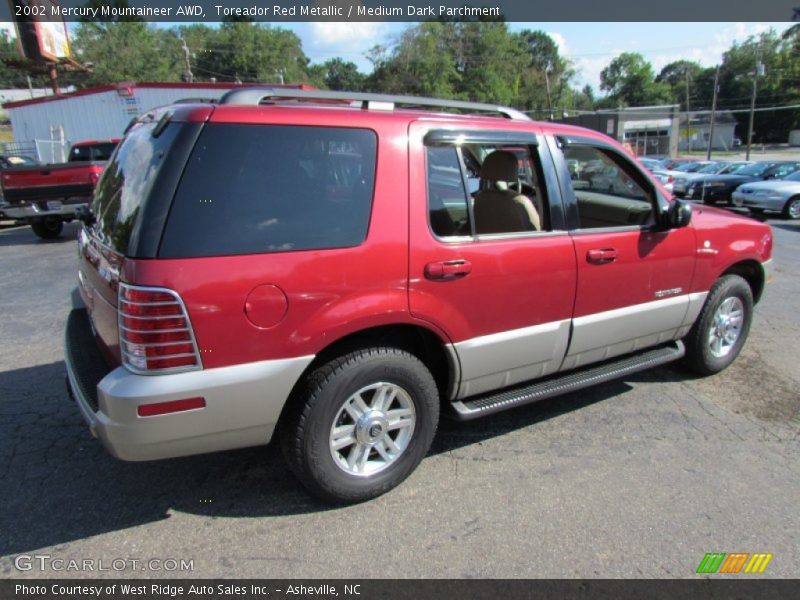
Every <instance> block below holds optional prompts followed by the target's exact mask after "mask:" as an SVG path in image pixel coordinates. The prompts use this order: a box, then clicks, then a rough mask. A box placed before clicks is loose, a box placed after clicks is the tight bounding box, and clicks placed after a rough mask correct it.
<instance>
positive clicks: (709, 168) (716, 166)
mask: <svg viewBox="0 0 800 600" xmlns="http://www.w3.org/2000/svg"><path fill="white" fill-rule="evenodd" d="M722 166H723V163H711V164H710V165H706V166H705V167H703V168H702V169H698V170H697V172H698V173H712V174H713V173H716V172H718V171H719V170H720V169H721V168H722Z"/></svg>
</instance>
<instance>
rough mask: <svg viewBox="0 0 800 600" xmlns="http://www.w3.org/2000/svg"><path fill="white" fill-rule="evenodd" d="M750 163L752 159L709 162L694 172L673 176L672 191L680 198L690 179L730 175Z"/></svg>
mask: <svg viewBox="0 0 800 600" xmlns="http://www.w3.org/2000/svg"><path fill="white" fill-rule="evenodd" d="M752 164H753V163H752V161H736V162H712V163H709V164H707V165H705V166H704V167H703V168H701V169H698V170H697V171H695V172H694V173H687V174H686V175H681V176H677V177H675V179H674V180H673V182H672V193H673V194H675V195H676V196H678V197H680V198H682V197H684V196H685V195H686V188H687V187H688V186H689V182H691V181H694V180H696V179H698V178H700V177H703V176H704V175H732V174H734V173H736V172H737V171H739V170H741V169H743V168H744V167H746V166H747V165H752Z"/></svg>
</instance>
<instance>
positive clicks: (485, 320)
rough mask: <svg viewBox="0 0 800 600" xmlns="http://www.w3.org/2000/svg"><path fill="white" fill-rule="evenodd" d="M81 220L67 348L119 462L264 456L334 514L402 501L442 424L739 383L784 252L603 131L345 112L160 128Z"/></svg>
mask: <svg viewBox="0 0 800 600" xmlns="http://www.w3.org/2000/svg"><path fill="white" fill-rule="evenodd" d="M401 107H405V108H401ZM430 108H435V109H437V111H431V110H429V109H430ZM456 113H459V114H456ZM464 113H473V114H464ZM490 113H491V114H490ZM592 168H602V169H603V172H604V173H606V175H605V176H604V177H603V178H591V177H587V178H581V177H580V176H579V173H581V172H584V171H585V172H588V171H590V170H591V169H592ZM571 174H572V175H571ZM598 182H599V183H598ZM598 186H599V187H598ZM92 210H93V213H92V214H88V215H86V217H85V221H86V222H85V225H84V227H83V229H82V230H81V232H80V239H79V253H80V259H79V272H78V279H79V286H78V288H77V289H78V292H79V293H76V294H74V303H75V310H73V312H72V313H71V314H70V316H69V319H68V322H67V327H66V364H67V372H68V380H69V387H70V390H71V393H72V395H73V396H74V397H75V399H76V400H77V403H78V406H79V407H80V410H81V412H82V414H83V416H84V417H85V419H86V420H87V422H88V423H89V426H90V428H91V430H92V433H94V435H96V436H98V437H99V438H100V439H101V440H102V441H103V443H104V444H105V445H106V447H107V448H108V449H109V451H110V452H111V453H112V454H114V455H115V456H117V457H119V458H121V459H124V460H151V459H161V458H168V457H174V456H182V455H188V454H196V453H202V452H211V451H217V450H226V449H230V448H240V447H244V446H253V445H259V444H266V443H268V442H269V441H270V439H271V438H272V437H273V435H274V434H275V435H276V436H277V437H278V438H279V439H280V440H281V442H282V446H283V449H284V452H285V455H286V458H287V459H288V462H289V464H290V465H291V467H292V469H293V471H294V472H295V473H296V474H297V476H298V477H299V479H300V480H301V481H302V482H303V483H304V484H305V485H306V486H307V487H308V488H309V489H310V490H311V491H312V492H314V493H316V494H318V495H320V496H322V497H325V498H328V499H333V500H337V501H356V500H362V499H366V498H370V497H374V496H376V495H378V494H381V493H383V492H385V491H387V490H389V489H391V488H392V487H393V486H395V485H397V484H398V483H399V482H401V481H402V480H403V479H404V478H405V477H406V476H408V474H409V473H410V472H411V471H412V470H413V469H414V468H415V467H416V466H417V465H418V464H419V462H420V461H421V460H422V458H423V457H424V456H425V454H426V453H427V451H428V449H429V446H430V444H431V440H432V439H433V436H434V433H435V431H436V427H437V422H438V419H439V413H440V410H446V411H447V412H449V413H450V414H452V415H454V416H455V417H456V418H459V419H464V420H466V419H472V418H475V417H480V416H484V415H488V414H491V413H493V412H496V411H499V410H504V409H507V408H512V407H515V406H519V405H522V404H526V403H529V402H534V401H537V400H540V399H542V398H547V397H550V396H554V395H557V394H561V393H565V392H570V391H574V390H577V389H580V388H583V387H586V386H589V385H592V384H595V383H598V382H602V381H607V380H609V379H613V378H616V377H621V376H625V375H628V374H630V373H633V372H635V371H638V370H641V369H645V368H648V367H652V366H654V365H659V364H662V363H666V362H668V361H672V360H676V359H679V358H684V359H685V361H686V362H687V363H688V365H689V366H691V367H692V368H694V369H695V370H696V371H699V372H700V373H706V374H709V373H714V372H717V371H719V370H721V369H723V368H725V367H726V366H728V365H729V364H730V363H731V362H732V361H733V360H734V358H735V357H736V355H737V354H738V353H739V351H740V349H741V347H742V345H743V343H744V341H745V338H746V336H747V333H748V329H749V327H750V321H751V317H752V313H753V304H754V303H755V302H756V301H758V299H759V297H760V296H761V293H762V290H763V288H764V285H765V283H766V282H767V281H768V279H769V265H770V263H771V260H770V259H771V253H772V235H771V231H770V228H769V227H768V226H766V225H764V224H761V223H757V222H755V221H753V220H750V219H747V218H744V217H740V216H737V215H734V214H731V213H728V212H725V211H722V210H718V209H714V208H710V207H705V206H695V207H693V209H692V208H690V205H689V204H686V203H684V202H683V201H681V200H676V199H672V198H670V197H669V196H668V194H666V193H665V192H664V191H663V189H662V188H661V187H660V186H659V184H657V183H656V182H655V181H654V180H653V179H652V178H651V176H650V175H649V174H648V173H647V171H645V170H644V169H643V168H642V167H641V166H640V165H639V164H638V163H637V162H636V161H635V160H634V159H632V158H631V157H630V156H629V155H628V153H627V152H625V150H624V149H623V148H622V147H621V146H620V145H619V144H617V143H616V142H614V141H612V140H611V139H609V138H608V137H605V136H603V135H601V134H598V133H596V132H593V131H589V130H586V129H580V128H575V127H569V126H566V125H559V124H555V123H536V122H533V121H531V120H530V119H528V118H527V117H526V116H525V115H523V114H521V113H519V112H516V111H514V110H512V109H506V108H502V107H496V106H487V105H480V104H472V103H464V102H448V101H442V100H432V99H425V98H411V97H393V96H376V95H368V94H349V93H343V92H320V91H295V90H272V89H258V90H255V89H248V90H237V91H233V92H230V93H229V94H228V95H226V96H225V97H223V98H222V99H221V100H220V101H219V103H217V104H214V105H209V104H205V105H199V104H198V105H187V104H180V105H175V106H172V107H168V108H165V109H161V110H158V111H156V112H153V113H150V114H148V115H145V116H144V117H142V118H141V119H140V120H139V122H138V123H137V124H136V125H135V126H134V127H132V129H131V130H130V131H129V132H128V133H127V135H126V137H125V139H124V141H123V142H122V143H121V145H120V146H119V148H118V149H117V151H116V152H115V154H114V155H113V156H112V158H111V161H110V162H109V165H108V167H107V168H106V170H105V171H104V173H103V175H102V177H101V179H100V181H99V183H98V187H97V191H96V196H95V200H94V203H93V206H92Z"/></svg>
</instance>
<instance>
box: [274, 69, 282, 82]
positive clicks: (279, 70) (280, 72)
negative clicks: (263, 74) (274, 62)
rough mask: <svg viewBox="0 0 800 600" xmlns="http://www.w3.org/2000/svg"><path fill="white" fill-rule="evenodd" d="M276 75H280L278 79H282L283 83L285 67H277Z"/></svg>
mask: <svg viewBox="0 0 800 600" xmlns="http://www.w3.org/2000/svg"><path fill="white" fill-rule="evenodd" d="M275 75H277V76H278V79H279V80H280V82H281V85H283V69H275Z"/></svg>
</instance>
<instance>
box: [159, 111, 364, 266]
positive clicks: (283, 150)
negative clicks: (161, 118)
mask: <svg viewBox="0 0 800 600" xmlns="http://www.w3.org/2000/svg"><path fill="white" fill-rule="evenodd" d="M376 152H377V139H376V136H375V133H374V132H372V131H370V130H366V129H349V128H339V127H298V126H282V125H242V124H209V125H207V126H206V127H205V129H204V130H203V132H202V134H201V135H200V138H199V139H198V141H197V145H196V146H195V149H194V151H193V152H192V155H191V157H190V159H189V163H188V165H187V167H186V170H185V171H184V173H183V177H182V179H181V184H180V186H179V188H178V191H177V193H176V195H175V200H174V202H173V205H172V210H171V211H170V215H169V219H168V221H167V226H166V229H165V231H164V237H163V239H162V242H161V249H160V252H159V256H161V257H164V258H184V257H197V256H222V255H232V254H257V253H263V252H292V251H297V250H314V249H321V248H346V247H352V246H357V245H359V244H361V243H362V242H363V241H364V239H365V238H366V235H367V227H368V225H369V217H370V212H371V207H372V193H373V188H374V184H375V160H376Z"/></svg>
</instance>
